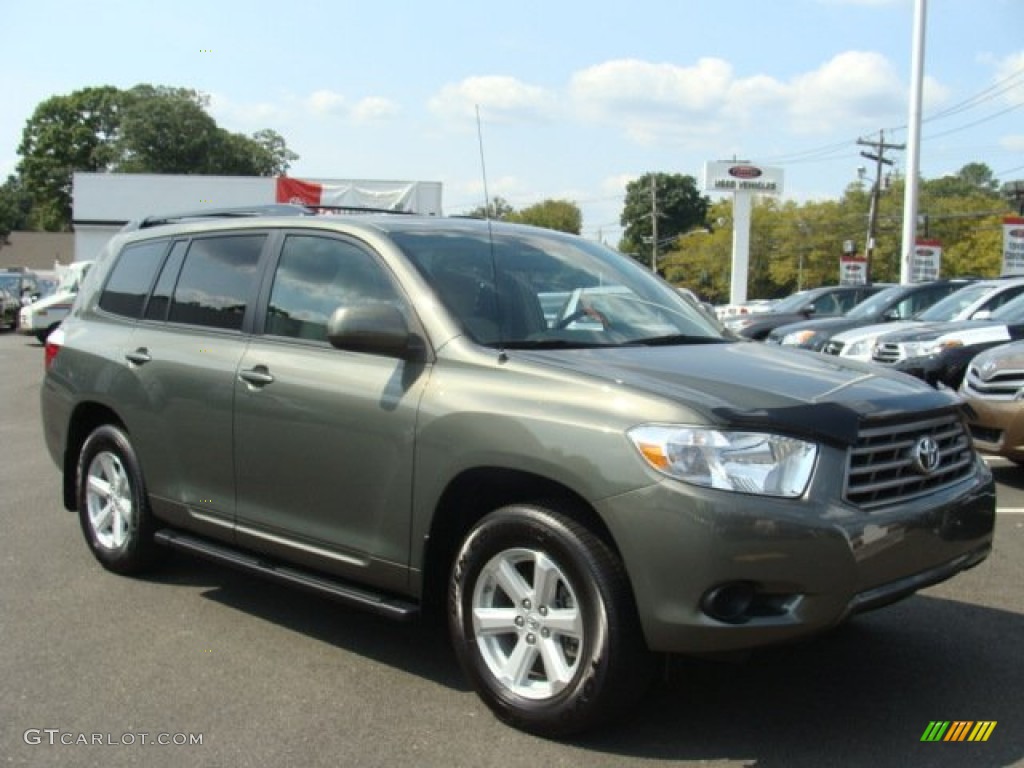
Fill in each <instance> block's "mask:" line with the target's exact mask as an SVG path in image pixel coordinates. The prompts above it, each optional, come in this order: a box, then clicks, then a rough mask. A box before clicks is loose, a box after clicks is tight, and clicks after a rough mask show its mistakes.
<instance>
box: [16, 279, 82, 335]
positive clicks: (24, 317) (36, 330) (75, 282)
mask: <svg viewBox="0 0 1024 768" xmlns="http://www.w3.org/2000/svg"><path fill="white" fill-rule="evenodd" d="M91 266H92V262H91V261H76V262H74V263H73V264H70V265H69V266H67V267H65V268H64V270H63V271H62V272H61V275H60V280H59V282H58V283H57V288H56V290H55V291H54V292H53V293H51V294H50V295H49V296H46V297H45V298H42V299H39V300H38V301H34V302H32V303H31V304H29V305H28V306H25V307H22V308H21V312H20V313H19V315H18V330H19V331H21V332H22V333H25V334H28V335H30V336H35V337H36V338H37V339H39V341H40V342H44V341H46V337H47V336H49V335H50V331H52V330H53V329H54V328H56V327H57V326H58V325H60V322H61V320H63V319H64V318H65V317H67V316H68V311H69V310H70V309H71V303H72V302H73V301H74V300H75V296H76V295H77V294H78V286H79V285H81V283H82V279H83V278H84V277H85V275H86V273H87V272H88V271H89V267H91Z"/></svg>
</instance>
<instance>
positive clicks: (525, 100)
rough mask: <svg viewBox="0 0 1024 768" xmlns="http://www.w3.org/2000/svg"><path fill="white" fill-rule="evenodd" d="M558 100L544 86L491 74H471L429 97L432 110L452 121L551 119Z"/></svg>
mask: <svg viewBox="0 0 1024 768" xmlns="http://www.w3.org/2000/svg"><path fill="white" fill-rule="evenodd" d="M557 103H558V102H557V99H556V97H555V95H554V94H553V93H551V92H550V91H548V90H547V89H545V88H541V87H539V86H535V85H529V84H527V83H524V82H523V81H521V80H517V79H516V78H514V77H505V76H498V75H488V76H481V77H469V78H466V79H465V80H463V81H461V82H459V83H449V84H448V85H445V86H444V87H443V88H441V90H440V91H439V92H438V94H437V95H436V96H434V97H433V98H432V99H431V100H430V109H431V110H432V111H433V112H434V113H435V114H436V115H439V116H441V117H443V118H446V119H449V120H457V121H464V120H475V119H476V108H477V107H479V108H480V113H481V118H482V119H484V120H491V121H495V122H518V121H524V120H525V121H530V120H537V119H547V118H549V117H550V116H551V115H552V114H553V113H554V112H555V110H556V108H557Z"/></svg>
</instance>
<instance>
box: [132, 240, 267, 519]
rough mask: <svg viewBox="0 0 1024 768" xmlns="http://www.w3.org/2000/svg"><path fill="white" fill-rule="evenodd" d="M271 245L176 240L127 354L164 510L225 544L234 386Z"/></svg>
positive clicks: (154, 490) (150, 479) (231, 502)
mask: <svg viewBox="0 0 1024 768" xmlns="http://www.w3.org/2000/svg"><path fill="white" fill-rule="evenodd" d="M266 240H267V234H266V233H265V232H244V233H237V232H233V233H231V234H224V235H210V236H203V237H197V238H194V239H192V240H179V241H177V242H174V243H173V245H172V246H171V249H170V252H169V254H168V256H167V259H166V261H165V262H164V264H163V268H162V270H161V272H160V275H159V277H158V279H157V281H156V285H155V287H154V289H153V292H152V295H151V296H150V298H149V300H148V302H147V303H146V306H145V309H144V312H143V317H142V319H141V320H140V321H139V323H138V325H137V326H136V329H135V331H134V333H133V335H132V340H131V345H130V348H129V350H128V353H127V358H128V360H129V361H130V364H129V368H130V370H131V372H132V374H133V375H134V376H135V377H136V379H137V381H138V385H139V386H138V389H139V391H141V393H142V397H143V402H142V404H141V407H140V408H139V409H138V414H137V416H136V418H135V424H136V431H137V433H138V434H137V435H135V436H134V437H135V439H136V440H137V441H138V442H139V443H140V444H141V445H144V446H145V456H146V457H147V459H148V460H147V463H146V466H144V467H143V470H144V472H145V475H146V479H147V483H148V485H149V491H150V494H151V496H152V497H153V503H154V506H155V507H156V508H157V511H158V514H160V515H161V516H162V517H164V518H165V519H167V520H169V521H170V522H172V523H175V524H178V525H182V526H185V527H188V528H191V529H193V530H197V531H200V532H204V533H208V534H210V535H214V536H217V537H219V538H224V539H231V538H233V532H232V526H233V523H234V514H235V489H234V480H235V478H234V470H233V460H232V455H231V452H232V429H233V425H232V419H233V413H232V409H233V400H234V392H235V390H234V382H235V375H236V372H237V370H238V365H239V361H240V359H241V357H242V353H243V351H244V349H245V345H246V343H247V338H248V337H247V335H245V334H244V333H243V326H244V324H245V322H246V317H247V313H248V312H249V311H250V307H251V306H252V304H253V303H254V302H255V298H256V296H257V294H258V290H259V279H258V278H259V263H260V258H261V253H262V250H263V247H264V244H265V242H266Z"/></svg>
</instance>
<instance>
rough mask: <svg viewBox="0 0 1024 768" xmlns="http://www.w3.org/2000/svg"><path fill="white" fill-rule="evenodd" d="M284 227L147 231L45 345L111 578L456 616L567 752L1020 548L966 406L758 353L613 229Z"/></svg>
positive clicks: (468, 658) (313, 221) (894, 378)
mask: <svg viewBox="0 0 1024 768" xmlns="http://www.w3.org/2000/svg"><path fill="white" fill-rule="evenodd" d="M274 210H275V211H278V212H279V213H278V215H274V216H268V215H262V214H261V213H260V212H259V211H250V212H249V213H252V214H253V215H250V216H246V215H244V212H238V211H234V212H224V213H223V216H221V215H219V214H217V213H216V212H214V211H205V212H203V213H202V214H199V215H197V216H196V217H188V216H163V217H157V218H154V219H149V220H144V221H142V222H141V223H140V224H139V225H137V226H138V228H137V229H133V230H129V231H127V232H125V233H123V234H120V235H118V236H117V237H115V238H114V239H113V240H112V241H111V242H110V244H109V245H108V246H107V248H106V250H105V251H104V252H103V254H102V255H101V256H100V257H99V259H98V261H97V262H96V264H95V265H94V267H93V269H92V271H90V273H89V276H88V278H87V279H86V280H85V283H84V284H83V286H82V288H81V291H80V293H79V296H78V299H77V300H76V301H75V304H74V306H73V307H72V310H71V313H70V314H69V315H68V317H67V318H66V319H65V320H64V322H63V323H62V324H61V326H60V327H59V328H57V329H56V330H55V331H54V332H53V333H52V334H51V335H50V337H49V338H48V339H47V342H46V351H45V356H44V357H45V366H46V372H45V375H44V379H43V385H42V392H41V401H42V417H43V433H44V435H45V439H46V445H47V448H48V450H49V453H50V455H51V456H52V458H53V460H54V462H55V463H56V465H57V467H58V468H59V469H60V470H61V472H62V475H63V480H62V483H61V489H62V498H63V503H64V505H65V506H66V507H67V508H68V509H69V510H73V511H76V512H77V514H78V518H79V522H80V525H81V528H82V531H83V534H84V537H85V540H86V543H87V545H88V547H89V548H90V550H91V552H92V554H93V555H94V556H95V558H96V559H97V560H98V561H99V562H100V563H101V564H102V565H103V566H104V567H106V568H107V569H109V570H111V571H114V572H117V573H126V574H131V573H138V572H142V571H144V570H145V569H147V568H152V567H155V566H156V565H157V562H158V560H159V555H160V552H161V551H162V549H163V548H164V547H171V548H176V549H179V550H183V551H185V552H191V553H194V554H197V555H201V556H203V557H207V558H210V559H213V560H215V561H218V562H222V563H225V564H230V565H232V566H234V567H237V568H241V569H243V570H246V571H248V572H252V573H257V574H260V575H262V576H265V577H268V578H273V579H277V580H280V581H283V582H286V583H289V584H293V585H297V586H301V587H304V588H306V589H310V590H313V591H316V592H319V593H321V594H325V595H329V596H331V597H333V598H335V599H337V600H340V601H342V602H344V603H346V604H349V605H353V606H358V607H362V608H366V609H368V610H371V611H374V612H376V613H378V614H381V615H383V616H387V617H390V618H394V619H400V620H405V619H412V618H414V617H416V616H417V615H419V614H420V613H421V612H422V611H424V610H428V609H430V607H431V606H437V607H440V608H441V609H442V610H444V611H445V612H446V614H447V617H448V621H449V628H450V633H451V637H452V642H453V645H454V647H455V652H456V655H457V657H458V659H459V661H460V663H461V665H462V667H463V669H464V670H465V673H466V675H467V678H468V680H469V681H470V683H471V684H472V686H473V687H474V688H475V690H476V691H477V693H478V694H479V695H480V697H481V698H482V700H483V701H484V702H486V704H487V705H488V706H489V707H490V708H491V709H492V710H494V712H495V713H496V714H497V715H498V716H499V717H500V718H502V719H504V720H506V721H507V722H509V723H511V724H513V725H515V726H516V727H519V728H522V729H525V730H528V731H531V732H534V733H539V734H544V735H548V736H565V735H567V734H571V733H577V732H579V731H581V730H584V729H586V728H592V727H595V726H596V725H597V724H598V723H600V722H603V721H607V720H609V719H612V718H617V717H620V716H621V715H623V714H624V713H627V712H628V711H630V709H631V708H634V704H635V702H636V701H637V699H638V698H639V697H640V696H642V695H643V693H644V691H645V690H646V689H647V687H648V684H649V683H650V681H651V680H652V677H653V676H654V673H655V670H656V668H657V665H656V663H655V661H656V654H663V653H691V654H700V653H717V652H721V651H727V650H736V649H744V648H752V647H758V646H762V645H765V644H770V643H777V642H782V641H786V640H791V639H796V638H802V637H806V636H808V635H811V634H814V633H818V632H821V631H823V630H827V629H829V628H831V627H834V626H835V625H836V624H838V623H840V622H842V621H844V620H845V619H847V618H848V617H850V616H851V615H853V614H856V613H858V612H860V611H864V610H870V609H873V608H877V607H881V606H884V605H887V604H889V603H891V602H893V601H895V600H898V599H900V598H903V597H906V596H908V595H910V594H912V593H914V592H915V591H916V590H919V589H922V588H924V587H926V586H928V585H931V584H935V583H937V582H940V581H943V580H945V579H947V578H950V577H952V576H954V575H955V574H957V573H958V572H960V571H962V570H964V569H966V568H970V567H973V566H975V565H977V564H978V563H980V562H981V561H982V560H984V559H985V558H986V557H987V556H988V554H989V553H990V551H991V546H992V535H993V525H994V520H995V491H994V484H993V480H992V476H991V473H990V472H989V471H988V469H987V467H986V466H985V464H984V462H982V461H981V460H980V458H979V456H978V455H977V454H976V453H975V452H974V450H973V448H972V447H971V443H970V436H969V434H968V432H967V428H966V423H965V420H964V416H963V413H962V411H961V403H960V400H959V399H958V398H957V396H956V395H955V394H953V393H946V392H939V391H936V390H934V389H932V388H930V387H928V386H926V385H924V384H922V383H921V382H918V381H914V380H913V379H911V378H910V377H906V376H901V375H897V374H893V373H890V372H888V371H884V370H879V371H878V372H877V373H874V374H872V373H869V372H867V373H866V372H865V370H864V368H863V366H856V367H853V366H849V365H847V364H844V363H842V362H840V361H836V360H833V359H829V358H825V357H824V356H812V355H807V354H803V353H798V352H794V351H791V350H780V349H768V348H766V347H764V346H763V345H760V344H754V343H751V342H747V341H743V342H735V341H732V340H730V339H729V338H726V337H724V336H723V335H722V334H721V333H720V332H719V331H718V330H717V328H716V327H715V326H714V324H713V323H712V322H711V321H710V320H709V319H708V318H707V317H706V316H705V315H704V314H703V313H702V311H701V310H699V309H698V308H696V307H695V306H694V305H693V304H692V303H691V302H689V301H687V300H686V299H684V298H683V297H682V296H681V295H680V294H679V293H678V292H677V291H676V290H674V289H673V288H672V287H671V286H670V285H668V284H667V283H665V282H664V281H662V280H661V279H660V278H658V277H656V276H654V275H652V274H651V273H650V272H649V271H648V270H646V269H644V268H643V267H642V266H640V265H639V264H637V263H636V262H635V261H634V260H633V259H631V258H629V257H627V256H623V255H622V254H619V253H616V252H615V251H612V250H610V249H608V248H606V247H605V246H603V245H601V244H599V243H596V242H593V241H590V240H586V239H584V238H580V237H576V236H572V235H567V234H564V233H559V232H554V231H551V230H546V229H540V228H534V227H528V226H523V225H514V224H507V223H503V222H486V221H481V220H473V219H446V218H443V217H434V216H429V217H428V216H416V215H399V214H392V215H382V214H363V215H358V216H322V215H321V216H318V215H307V214H309V213H311V212H310V211H308V210H307V209H305V208H301V207H299V208H293V207H288V208H284V209H282V208H276V207H275V208H274ZM282 210H287V211H288V212H289V213H290V214H291V215H281V214H280V211H282ZM610 286H614V287H615V290H613V291H609V290H607V289H608V288H609V287H610ZM559 291H567V292H568V293H569V295H570V297H572V298H573V300H574V301H575V304H574V307H575V309H574V310H573V311H572V312H570V313H568V314H566V313H564V312H562V313H561V314H560V315H559V317H558V319H556V320H551V319H549V318H548V317H546V316H545V313H544V310H543V308H542V306H541V302H540V300H539V296H540V295H542V294H548V295H549V294H552V293H557V292H559ZM606 299H607V300H606ZM641 308H642V309H641ZM883 471H884V473H885V478H886V480H885V482H878V479H877V475H878V473H879V472H883ZM111 605H112V606H113V608H112V610H113V611H116V610H117V608H116V606H117V605H118V603H117V601H116V599H113V600H112V601H111ZM111 620H112V621H116V613H115V614H113V615H112V617H111ZM121 650H122V651H124V652H125V653H130V652H131V649H128V648H126V649H121Z"/></svg>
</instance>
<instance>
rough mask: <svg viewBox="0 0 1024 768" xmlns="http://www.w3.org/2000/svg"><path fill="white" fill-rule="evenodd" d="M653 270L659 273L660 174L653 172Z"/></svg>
mask: <svg viewBox="0 0 1024 768" xmlns="http://www.w3.org/2000/svg"><path fill="white" fill-rule="evenodd" d="M651 272H653V273H654V274H658V176H657V174H654V173H652V174H651Z"/></svg>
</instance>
